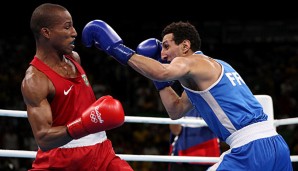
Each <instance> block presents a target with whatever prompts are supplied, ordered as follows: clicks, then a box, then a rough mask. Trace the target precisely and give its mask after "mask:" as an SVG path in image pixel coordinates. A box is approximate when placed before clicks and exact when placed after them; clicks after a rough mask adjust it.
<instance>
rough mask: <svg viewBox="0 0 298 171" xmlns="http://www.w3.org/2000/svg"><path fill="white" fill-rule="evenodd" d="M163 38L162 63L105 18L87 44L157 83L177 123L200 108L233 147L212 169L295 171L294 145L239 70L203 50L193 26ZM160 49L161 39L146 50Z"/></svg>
mask: <svg viewBox="0 0 298 171" xmlns="http://www.w3.org/2000/svg"><path fill="white" fill-rule="evenodd" d="M161 36H162V38H163V39H162V50H161V59H155V58H154V59H153V58H151V57H150V56H144V55H139V54H137V53H136V52H135V51H134V50H132V49H130V48H128V47H126V46H125V45H124V44H123V41H122V39H121V38H120V37H119V35H118V34H117V33H116V32H115V31H114V30H113V29H112V28H111V27H110V26H109V25H108V24H107V23H105V22H104V21H102V20H93V21H90V22H89V23H87V25H86V26H85V27H84V29H83V34H82V41H83V43H84V45H85V46H87V47H90V46H92V45H93V44H95V46H96V47H97V48H99V49H101V50H103V51H105V52H106V53H107V54H108V55H110V56H112V57H114V58H115V59H116V60H117V61H118V62H120V63H121V64H123V65H129V66H130V67H132V68H133V69H134V70H136V71H137V72H139V73H140V74H142V75H144V76H145V77H147V78H149V79H151V80H153V81H154V83H155V85H156V86H157V88H158V90H159V94H160V97H161V100H162V102H163V105H164V107H165V109H166V110H167V113H168V115H169V117H170V118H171V119H173V120H175V119H179V118H182V117H183V116H184V115H185V114H186V113H187V112H188V111H189V110H191V109H192V108H193V107H195V108H196V110H197V111H198V112H199V113H200V114H201V116H202V118H203V119H204V120H205V122H206V123H207V124H208V126H209V128H210V129H211V130H212V131H213V132H214V133H215V134H216V135H217V137H218V138H220V140H222V141H225V142H226V143H227V144H228V145H229V146H230V149H229V150H228V151H226V152H224V153H223V154H222V155H221V157H220V161H219V162H218V163H216V164H214V165H213V166H212V167H210V168H209V170H218V171H221V170H232V171H235V170H243V171H244V170H245V171H246V170H252V171H264V170H266V171H292V170H293V167H292V163H291V159H290V151H289V148H288V145H287V143H286V142H285V140H284V139H283V137H282V136H281V135H279V134H278V133H277V132H276V131H275V128H274V126H273V125H272V123H271V122H269V121H268V116H267V114H266V113H264V111H263V108H262V106H261V104H260V103H259V102H258V101H257V99H256V98H255V97H254V95H253V94H252V92H251V90H250V89H249V88H248V86H247V85H246V84H245V82H244V80H243V79H242V78H241V76H240V75H239V73H238V72H237V71H235V70H234V69H233V67H231V66H230V65H229V64H227V63H226V62H224V61H222V60H217V59H214V58H211V57H209V56H206V55H204V54H203V53H202V52H201V51H200V48H201V47H200V46H201V39H200V36H199V33H198V32H197V30H196V28H195V27H194V26H193V25H192V24H190V23H189V22H182V21H179V22H173V23H171V24H169V25H167V26H166V27H165V28H164V29H163V31H162V34H161ZM158 46H159V45H158V41H157V40H156V41H152V44H151V45H150V46H148V45H147V46H144V47H143V48H147V47H148V48H151V49H152V48H153V47H158ZM156 49H158V48H156ZM156 52H157V53H159V51H158V50H156ZM160 60H166V61H169V62H170V63H161V62H160ZM173 80H178V81H179V82H180V83H181V85H182V86H183V88H184V92H183V93H182V95H181V96H178V95H177V93H176V92H175V91H174V90H173V89H172V88H171V87H170V85H171V81H173Z"/></svg>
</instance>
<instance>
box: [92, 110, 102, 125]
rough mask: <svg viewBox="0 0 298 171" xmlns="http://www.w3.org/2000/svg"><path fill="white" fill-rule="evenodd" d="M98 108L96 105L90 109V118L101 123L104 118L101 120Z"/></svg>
mask: <svg viewBox="0 0 298 171" xmlns="http://www.w3.org/2000/svg"><path fill="white" fill-rule="evenodd" d="M98 109H99V107H98V106H96V107H95V108H94V110H92V111H91V114H90V118H91V121H92V122H93V123H97V122H98V121H99V123H101V124H102V123H103V122H104V120H102V118H101V113H100V112H99V110H98Z"/></svg>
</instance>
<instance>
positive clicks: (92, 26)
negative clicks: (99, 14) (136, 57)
mask: <svg viewBox="0 0 298 171" xmlns="http://www.w3.org/2000/svg"><path fill="white" fill-rule="evenodd" d="M82 43H83V44H84V45H85V46H86V47H91V46H92V45H93V44H94V45H95V47H97V48H98V49H100V50H103V51H105V52H106V53H107V54H109V55H111V56H113V57H114V58H115V59H116V60H117V61H118V62H120V63H121V64H123V65H126V64H127V61H128V60H129V59H130V57H131V56H132V55H133V54H135V51H134V50H132V49H130V48H128V47H126V46H125V45H123V41H122V39H121V38H120V37H119V35H118V34H117V33H116V32H115V31H114V30H113V28H112V27H110V26H109V25H108V24H107V23H105V22H104V21H102V20H93V21H90V22H89V23H87V24H86V25H85V27H84V29H83V32H82Z"/></svg>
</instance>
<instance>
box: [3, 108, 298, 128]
mask: <svg viewBox="0 0 298 171" xmlns="http://www.w3.org/2000/svg"><path fill="white" fill-rule="evenodd" d="M0 116H7V117H21V118H27V112H26V111H21V110H4V109H0ZM125 122H128V123H152V124H198V125H199V126H207V124H206V122H205V121H203V120H195V119H189V118H188V119H187V118H181V119H177V120H172V119H170V118H159V117H141V116H125ZM291 124H298V117H296V118H287V119H274V120H273V125H274V126H275V127H278V126H281V125H291Z"/></svg>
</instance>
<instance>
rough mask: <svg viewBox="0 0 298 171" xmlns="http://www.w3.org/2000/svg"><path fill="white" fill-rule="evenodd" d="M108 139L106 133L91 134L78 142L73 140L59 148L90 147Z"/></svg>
mask: <svg viewBox="0 0 298 171" xmlns="http://www.w3.org/2000/svg"><path fill="white" fill-rule="evenodd" d="M106 139H107V135H106V132H105V131H102V132H98V133H94V134H89V135H87V136H85V137H82V138H80V139H77V140H72V141H70V142H68V143H67V144H65V145H63V146H61V147H59V148H75V147H84V146H90V145H95V144H97V143H102V142H104V141H105V140H106Z"/></svg>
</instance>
